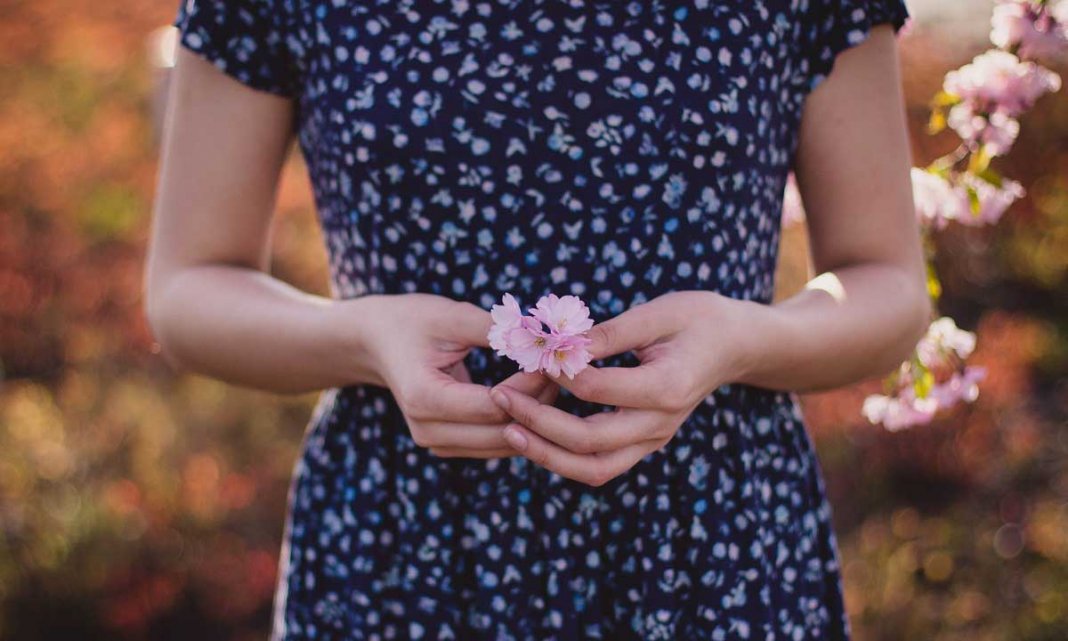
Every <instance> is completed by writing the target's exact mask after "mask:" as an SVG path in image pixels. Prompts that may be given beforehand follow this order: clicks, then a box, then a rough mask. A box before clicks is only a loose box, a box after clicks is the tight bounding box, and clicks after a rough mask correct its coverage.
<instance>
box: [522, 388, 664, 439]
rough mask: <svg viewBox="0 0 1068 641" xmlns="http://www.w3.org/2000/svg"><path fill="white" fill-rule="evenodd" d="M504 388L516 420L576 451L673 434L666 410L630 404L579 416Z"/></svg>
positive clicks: (544, 436) (546, 437)
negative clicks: (640, 408) (635, 408)
mask: <svg viewBox="0 0 1068 641" xmlns="http://www.w3.org/2000/svg"><path fill="white" fill-rule="evenodd" d="M501 392H502V393H503V394H506V395H507V396H508V400H509V407H508V412H509V413H510V414H511V415H512V416H514V417H515V419H516V421H517V422H519V423H522V424H523V425H524V426H525V427H527V428H528V429H530V430H532V431H534V432H537V433H538V435H540V436H541V437H543V438H545V439H547V440H549V441H552V442H553V443H555V444H556V445H559V446H560V447H563V448H564V449H567V450H569V451H571V452H575V453H576V454H593V453H595V452H607V451H611V450H616V449H619V448H621V447H625V446H627V445H631V444H633V443H640V442H642V441H650V440H655V439H661V438H663V437H665V436H668V435H669V434H670V429H669V428H671V427H672V426H671V425H668V424H667V421H668V420H670V419H669V417H667V416H666V415H665V414H664V413H663V412H658V411H652V410H634V409H629V408H628V409H620V410H615V411H612V412H600V413H597V414H592V415H590V416H587V417H585V418H580V417H577V416H574V415H573V414H570V413H568V412H564V411H563V410H560V409H558V408H555V407H552V406H551V405H546V404H542V403H539V402H538V401H537V400H535V399H532V398H525V397H523V396H521V395H518V394H514V393H512V392H511V390H507V389H503V390H501ZM674 427H677V426H674Z"/></svg>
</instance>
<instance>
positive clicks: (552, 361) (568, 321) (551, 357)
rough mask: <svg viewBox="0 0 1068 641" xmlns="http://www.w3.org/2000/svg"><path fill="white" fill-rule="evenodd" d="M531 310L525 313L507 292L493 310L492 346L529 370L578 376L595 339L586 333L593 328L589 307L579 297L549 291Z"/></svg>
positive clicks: (585, 363)
mask: <svg viewBox="0 0 1068 641" xmlns="http://www.w3.org/2000/svg"><path fill="white" fill-rule="evenodd" d="M528 311H529V312H530V315H529V316H526V315H524V314H523V313H522V311H521V310H520V308H519V304H518V302H516V300H515V297H513V296H512V295H511V294H508V293H505V294H504V296H503V297H502V303H501V304H500V305H494V306H493V307H492V308H491V309H490V316H491V317H492V319H493V325H492V326H491V327H490V329H489V334H488V336H487V337H488V338H489V343H490V347H492V348H493V349H495V350H496V351H497V353H498V354H499V355H501V356H506V357H508V358H511V359H512V360H514V361H515V362H516V363H518V364H519V366H520V368H521V369H522V370H523V371H525V372H536V371H543V372H545V373H547V374H549V375H550V376H560V375H561V374H563V375H565V376H567V377H568V378H574V377H575V375H576V374H578V373H579V372H580V371H582V369H583V368H585V367H586V365H587V364H589V362H590V360H591V358H592V357H591V354H590V352H589V350H588V348H589V346H590V344H591V343H592V342H593V341H592V340H591V339H590V338H589V337H588V336H586V335H585V333H586V332H587V331H589V329H590V328H591V327H593V320H592V319H591V318H590V310H589V308H588V307H587V306H586V304H585V303H584V302H583V301H582V299H580V298H579V297H577V296H573V295H566V296H562V297H558V296H556V295H555V294H547V295H545V296H542V297H541V298H540V299H538V302H537V304H536V305H535V306H534V307H531V308H530V309H529V310H528ZM546 327H547V328H548V331H546V329H545V328H546Z"/></svg>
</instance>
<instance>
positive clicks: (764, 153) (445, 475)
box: [176, 0, 907, 641]
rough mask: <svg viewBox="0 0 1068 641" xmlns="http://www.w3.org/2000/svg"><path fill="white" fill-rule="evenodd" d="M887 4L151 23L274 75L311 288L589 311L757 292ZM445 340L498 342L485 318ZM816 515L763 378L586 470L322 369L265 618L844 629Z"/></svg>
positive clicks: (461, 634) (318, 12) (827, 635)
mask: <svg viewBox="0 0 1068 641" xmlns="http://www.w3.org/2000/svg"><path fill="white" fill-rule="evenodd" d="M906 17H907V11H906V8H905V6H904V4H903V3H902V2H901V0H684V1H670V2H669V1H661V0H641V1H638V0H635V1H632V2H627V1H624V0H450V1H444V0H399V1H382V0H378V1H372V0H365V1H349V0H185V1H184V3H183V4H182V6H181V7H180V8H179V10H178V17H177V20H176V25H177V26H178V28H179V29H180V33H181V36H180V40H181V43H182V44H183V45H184V46H185V47H187V48H188V49H190V50H192V51H193V52H195V53H196V54H198V55H200V56H203V57H204V58H206V59H207V60H209V61H211V62H212V63H214V64H215V65H216V66H217V67H218V68H220V69H222V70H223V71H224V72H225V73H227V74H229V75H230V76H232V77H234V78H236V79H237V80H238V81H240V82H242V83H245V84H246V85H249V86H251V87H252V88H254V89H257V90H261V91H266V92H270V93H272V94H277V95H280V96H285V97H288V98H290V99H292V100H293V101H294V104H295V107H296V109H295V122H294V127H295V129H296V134H297V136H298V139H299V143H300V148H301V150H302V153H303V156H304V158H305V160H306V163H307V167H308V171H309V173H310V176H311V180H312V184H313V188H314V194H315V200H316V206H317V210H318V215H319V220H320V222H321V225H322V230H323V236H324V239H325V243H326V250H327V252H328V255H329V259H330V267H331V275H332V281H331V284H332V291H333V293H334V295H335V296H337V297H354V296H361V295H364V294H368V293H405V292H426V293H434V294H439V295H442V296H447V297H450V298H454V299H458V300H465V301H470V302H472V303H475V304H477V305H479V306H481V307H483V308H485V309H487V310H488V309H489V308H490V306H491V305H492V304H494V303H495V302H498V301H499V300H500V299H501V296H502V294H503V293H504V292H512V293H513V294H514V295H515V296H516V297H517V298H518V299H519V301H520V303H521V304H523V305H531V304H533V302H534V301H535V300H537V298H538V297H540V296H542V295H543V294H547V293H550V292H553V293H556V294H558V295H563V294H576V295H579V296H581V297H583V298H584V299H585V300H586V301H587V302H588V304H589V306H590V309H591V313H592V316H593V318H594V319H596V320H604V319H606V318H608V317H610V316H613V315H616V314H619V313H621V312H623V311H624V310H626V309H628V308H629V307H631V306H633V305H638V304H641V303H642V302H644V301H647V300H650V299H652V298H654V297H656V296H658V295H660V294H663V293H665V292H669V291H673V290H682V289H708V290H715V291H718V292H720V293H722V294H724V295H726V296H731V297H735V298H743V299H750V300H755V301H760V302H764V303H769V302H770V301H771V299H772V294H773V273H774V270H775V264H776V259H777V253H778V242H779V222H780V215H781V208H782V198H783V189H784V185H785V182H786V177H787V174H788V172H789V171H790V169H791V166H792V163H793V159H794V154H795V150H796V147H797V139H798V136H797V134H798V128H799V122H800V117H801V112H802V107H803V105H804V101H805V97H806V96H807V95H808V94H809V92H811V91H812V90H813V89H814V88H815V87H816V86H817V85H818V84H819V83H820V82H821V81H823V80H824V79H825V78H826V77H827V75H828V74H829V73H830V71H831V69H832V67H833V64H834V60H835V57H836V56H837V55H838V53H840V52H841V51H842V50H844V49H846V48H847V47H850V46H852V45H856V44H858V43H860V42H862V41H863V40H864V39H865V38H866V37H867V36H868V35H869V33H870V32H871V29H872V28H873V27H874V26H875V25H876V24H879V23H889V24H891V25H892V27H893V28H894V29H895V30H897V29H899V28H900V27H901V26H902V24H903V23H904V21H905V19H906ZM634 364H636V358H635V357H634V356H633V355H632V354H629V353H628V354H622V355H617V356H613V357H609V358H606V359H602V360H600V361H595V362H594V365H634ZM467 365H468V368H469V370H470V372H471V376H472V378H473V379H474V381H475V382H479V383H485V384H492V383H495V382H497V381H500V380H502V379H504V378H506V377H507V376H509V375H511V374H512V373H514V372H515V371H516V366H515V364H514V363H512V362H510V361H506V360H505V359H503V358H501V357H498V356H496V355H495V354H494V353H493V352H492V351H490V350H487V349H483V348H477V349H475V350H473V351H472V353H471V354H470V355H469V356H468V358H467ZM557 405H558V406H559V407H561V408H563V409H566V410H568V411H571V412H573V413H575V414H578V415H585V414H589V413H592V412H595V411H602V410H604V409H607V408H604V407H603V406H597V405H594V404H592V403H587V402H585V401H581V400H580V399H577V398H576V397H574V396H573V395H570V394H569V393H568V392H567V391H566V390H563V391H562V394H561V396H560V398H559V399H558V400H557ZM830 516H831V512H830V507H829V504H828V502H827V499H826V497H825V491H824V483H823V479H822V477H821V471H820V467H819V464H818V462H817V458H816V456H815V453H814V451H813V447H812V444H811V442H810V440H809V438H808V435H807V434H806V429H805V425H804V421H803V417H802V415H801V414H800V412H799V409H798V405H797V401H796V398H795V396H794V395H792V394H789V393H786V392H778V391H771V390H767V389H761V388H757V387H749V386H743V385H728V386H724V387H722V388H720V389H718V390H716V391H715V392H714V393H712V394H710V395H709V396H708V397H707V398H706V399H705V400H704V402H703V403H702V404H701V405H699V406H698V407H697V409H696V410H695V411H694V412H693V413H692V415H691V416H690V417H689V418H688V419H687V420H686V422H685V423H684V424H683V425H682V426H681V428H680V429H679V431H678V433H677V435H676V436H675V437H674V439H673V440H672V441H671V442H670V443H668V444H667V445H666V446H664V447H663V448H662V449H661V450H659V451H657V452H654V453H651V454H649V455H648V456H646V457H645V458H644V459H643V460H642V461H640V462H639V463H638V464H637V465H636V466H635V467H633V468H632V469H631V470H630V471H628V472H627V473H625V474H623V475H622V476H620V477H618V478H616V479H614V480H613V481H610V482H609V483H607V484H605V485H603V486H601V487H596V488H594V487H590V486H586V485H583V484H581V483H578V482H574V481H571V480H569V479H566V478H563V477H561V476H559V475H557V474H555V473H552V472H549V471H547V470H545V469H544V468H540V467H539V466H537V465H535V464H533V463H531V462H530V461H528V460H526V459H524V458H522V457H514V458H503V459H492V460H475V459H445V458H438V457H435V456H434V455H432V454H431V453H430V452H429V451H427V450H425V449H423V448H421V447H418V446H417V445H416V444H415V443H414V442H413V440H412V438H411V437H410V435H409V432H408V429H407V427H406V425H405V423H404V419H403V416H402V415H401V413H400V412H399V410H398V408H397V405H396V403H395V402H394V400H393V398H392V396H391V394H390V392H389V391H388V390H387V389H385V388H381V387H375V386H370V385H366V386H365V385H352V386H348V387H342V388H335V389H330V390H326V391H324V393H323V394H322V396H321V397H320V402H319V404H318V405H317V407H316V409H315V413H314V415H313V417H312V419H311V421H310V423H309V425H308V429H307V432H306V434H305V440H304V449H303V453H302V456H301V457H300V459H299V461H298V463H297V466H296V470H295V475H294V479H293V484H292V486H291V492H290V510H289V515H288V519H287V522H286V531H285V541H284V546H283V550H282V557H281V568H280V577H279V583H278V591H277V597H276V604H275V621H274V629H273V635H274V638H275V639H286V640H290V641H293V640H297V639H338V640H340V639H346V640H348V639H352V640H357V639H358V640H367V641H371V640H386V639H438V640H442V639H457V640H461V641H478V640H483V639H486V640H490V639H492V640H494V641H508V640H523V641H529V640H538V641H545V640H554V639H557V640H575V639H610V640H613V641H625V640H630V639H641V640H647V641H652V640H655V639H687V640H693V639H702V640H703V639H708V640H717V641H719V640H725V639H762V640H769V641H770V640H776V641H800V640H802V639H805V640H809V639H847V638H848V637H849V624H848V621H847V619H846V616H845V611H844V607H843V601H842V590H841V582H840V574H839V565H838V558H837V549H836V541H835V536H834V533H833V530H832V527H831V519H830Z"/></svg>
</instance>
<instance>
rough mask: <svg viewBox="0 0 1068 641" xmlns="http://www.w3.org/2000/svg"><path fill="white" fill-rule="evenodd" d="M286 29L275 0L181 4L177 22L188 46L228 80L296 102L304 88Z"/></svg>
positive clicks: (191, 0) (211, 0) (199, 0)
mask: <svg viewBox="0 0 1068 641" xmlns="http://www.w3.org/2000/svg"><path fill="white" fill-rule="evenodd" d="M285 24H286V21H285V20H284V19H283V16H282V15H281V14H280V13H279V9H278V8H277V7H276V6H275V1H274V0H181V4H180V6H179V8H178V15H177V18H176V19H175V21H174V26H175V27H177V28H178V32H179V41H180V42H181V43H182V45H184V46H185V47H186V48H187V49H189V50H190V51H192V52H193V53H195V54H197V55H199V56H200V57H202V58H204V59H205V60H207V61H208V62H210V63H212V64H213V65H215V66H216V67H218V68H219V69H221V70H222V71H223V72H225V73H226V74H227V75H229V76H231V77H232V78H235V79H236V80H238V81H240V82H242V83H244V84H246V85H248V86H250V87H252V88H253V89H259V90H261V91H267V92H270V93H273V94H277V95H281V96H287V97H292V96H293V95H295V94H296V92H297V87H298V86H299V84H298V82H297V73H296V72H295V65H294V64H293V61H292V56H291V55H290V52H289V50H288V47H287V43H286V36H285V29H284V25H285Z"/></svg>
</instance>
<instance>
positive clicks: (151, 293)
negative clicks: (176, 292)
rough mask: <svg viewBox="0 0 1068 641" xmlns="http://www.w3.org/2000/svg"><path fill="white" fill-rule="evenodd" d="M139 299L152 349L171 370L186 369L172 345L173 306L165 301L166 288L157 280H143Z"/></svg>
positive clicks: (179, 370) (180, 370)
mask: <svg viewBox="0 0 1068 641" xmlns="http://www.w3.org/2000/svg"><path fill="white" fill-rule="evenodd" d="M142 291H143V295H142V297H141V300H142V304H141V313H142V314H143V315H144V318H145V322H146V323H147V325H148V330H149V332H150V333H151V334H152V338H153V341H154V346H153V349H154V350H155V351H156V353H158V354H159V355H160V356H161V357H162V358H163V360H164V361H165V362H166V363H167V365H169V366H170V367H171V368H172V369H174V370H175V371H178V372H182V371H185V370H186V369H187V368H186V366H185V364H184V362H183V361H182V359H181V358H180V356H179V354H178V350H177V349H176V347H175V345H174V340H173V337H172V330H171V327H172V326H173V323H174V312H173V311H172V308H173V305H171V304H169V301H168V300H167V288H166V287H164V286H162V284H161V283H160V282H159V281H158V280H153V279H148V278H146V280H145V286H144V288H143V290H142Z"/></svg>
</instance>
